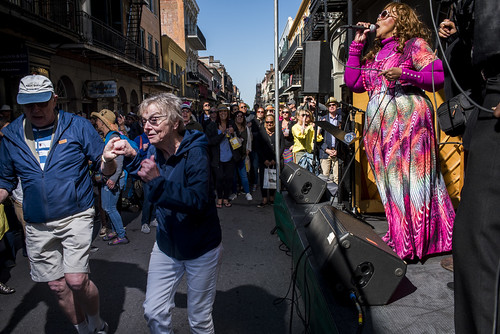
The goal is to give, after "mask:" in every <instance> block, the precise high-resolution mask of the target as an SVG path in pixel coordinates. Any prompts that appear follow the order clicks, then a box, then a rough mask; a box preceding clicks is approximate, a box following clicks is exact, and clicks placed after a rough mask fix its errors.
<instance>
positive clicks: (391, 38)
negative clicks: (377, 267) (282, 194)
mask: <svg viewBox="0 0 500 334" xmlns="http://www.w3.org/2000/svg"><path fill="white" fill-rule="evenodd" d="M471 3H474V1H468V2H467V1H465V2H462V1H456V2H455V3H454V4H453V5H454V6H456V8H457V9H460V10H459V11H456V13H460V15H462V16H460V15H458V17H455V18H454V19H455V21H453V20H452V19H453V18H450V19H446V20H444V21H443V22H442V23H441V25H440V30H439V36H440V37H441V38H443V39H449V38H456V34H459V33H460V32H461V33H462V34H461V35H460V36H458V39H459V41H461V42H463V45H464V46H465V47H467V46H468V47H470V50H471V51H473V52H472V53H471V54H472V58H470V59H468V61H469V62H470V66H471V68H472V69H474V70H476V71H477V72H478V73H480V74H481V75H477V76H474V78H475V79H474V80H482V81H480V82H478V83H477V85H476V84H474V85H471V86H472V89H473V90H474V92H473V96H475V97H479V99H480V100H481V104H482V106H483V108H482V109H481V108H478V109H476V111H475V114H474V116H473V118H474V119H473V122H470V123H469V124H468V125H467V130H466V133H465V137H464V138H465V139H464V142H465V147H466V149H467V150H468V152H469V159H468V161H467V166H466V182H465V186H464V190H463V197H462V202H461V203H460V206H459V209H458V211H457V216H456V219H455V210H454V208H453V206H452V203H451V200H450V197H449V195H448V192H447V190H446V185H445V183H444V180H443V176H442V175H441V172H440V167H439V166H440V165H439V158H438V143H437V139H436V136H435V124H434V121H433V120H434V116H433V113H434V108H433V106H432V103H431V102H430V100H429V98H428V97H427V96H426V95H425V93H424V91H426V90H427V91H432V90H437V89H441V88H442V87H443V86H444V84H445V71H444V69H443V65H442V62H441V60H440V59H439V58H438V57H437V56H436V54H435V53H434V52H433V51H432V49H431V47H430V36H431V34H430V31H429V30H428V28H427V27H426V26H425V25H424V24H423V23H422V21H421V20H420V19H419V17H418V15H417V13H416V12H415V11H414V10H413V9H412V8H411V7H410V6H408V5H406V4H403V3H399V2H393V3H389V4H387V5H386V6H385V8H384V9H383V11H382V12H381V13H380V14H379V15H378V17H377V24H376V31H375V39H374V42H373V44H371V45H370V47H369V48H368V50H366V49H367V48H365V46H366V43H367V40H368V38H367V35H368V34H369V33H370V23H367V22H358V24H357V26H364V27H366V29H357V31H356V34H355V37H354V40H353V42H352V44H351V45H350V48H349V59H348V62H347V65H348V66H347V67H346V71H345V76H344V79H345V83H346V85H347V86H348V87H349V88H350V89H351V90H352V91H353V92H356V93H362V92H367V93H368V96H369V101H368V105H367V107H366V113H365V122H364V127H365V128H364V130H363V141H364V147H365V151H366V155H367V158H368V162H369V164H370V167H371V170H372V171H373V173H374V175H375V181H376V185H377V188H378V190H379V194H380V196H381V199H382V203H383V205H384V209H385V214H386V217H387V222H388V231H387V234H386V235H385V236H384V238H383V239H384V241H385V242H386V243H387V244H388V245H389V246H391V247H392V248H393V249H394V251H395V252H396V253H397V254H398V256H399V257H401V258H402V259H406V260H413V261H415V260H424V259H426V258H427V257H428V256H430V255H434V254H440V253H446V252H450V251H453V259H454V265H455V270H454V275H455V276H454V277H455V283H456V285H455V322H456V330H457V333H459V332H460V333H486V332H492V329H494V330H496V329H495V328H493V326H495V324H496V322H497V321H496V319H497V318H498V313H495V312H498V309H499V308H498V298H499V292H498V279H499V277H498V275H499V274H498V273H499V272H500V261H499V257H498V254H499V253H498V249H497V244H498V242H497V234H498V233H497V232H496V231H497V230H498V223H497V220H496V217H497V216H498V215H496V214H495V212H497V210H498V209H496V208H497V207H498V206H497V201H496V199H497V198H496V196H497V194H498V190H497V187H496V185H497V181H496V180H498V173H499V170H500V169H499V168H498V166H497V162H496V160H495V159H494V157H495V154H494V153H495V152H496V150H497V149H498V143H499V142H500V141H498V140H497V139H498V138H496V137H497V136H498V133H499V130H498V117H500V103H499V101H500V98H499V95H500V94H499V92H500V89H499V84H498V76H499V72H500V71H499V69H500V66H499V65H498V64H499V63H500V62H499V61H498V60H500V49H499V48H498V45H497V44H498V43H491V41H490V40H488V39H487V38H485V37H484V36H483V35H481V34H482V33H484V32H485V31H494V32H498V30H499V27H498V24H495V25H493V27H491V26H487V25H488V24H490V23H486V22H490V21H489V20H484V21H483V20H482V21H481V22H479V20H478V18H481V19H488V18H493V19H494V18H496V16H491V14H492V13H497V12H498V6H496V5H495V4H494V1H489V0H475V6H473V5H471ZM472 13H474V15H472ZM474 19H476V21H475V25H474V24H471V22H470V20H474ZM461 25H462V26H461ZM460 27H462V29H463V30H460ZM468 29H469V30H468ZM470 29H472V32H471V31H470ZM471 36H474V38H475V39H474V40H473V41H472V40H470V38H471ZM467 38H469V40H468V39H467ZM462 60H463V59H462ZM17 102H18V104H19V105H21V106H23V112H24V113H23V115H22V116H21V117H18V118H17V119H15V120H14V119H12V110H11V108H10V107H9V106H7V105H4V106H3V107H2V108H1V112H2V117H1V118H0V139H1V145H0V254H1V255H2V256H1V262H0V270H2V268H3V267H8V266H9V265H12V263H13V262H14V260H15V252H14V254H13V255H14V256H12V255H11V253H12V252H11V251H10V249H11V246H12V245H11V244H12V242H9V230H10V229H11V226H13V225H14V222H18V223H19V229H20V230H22V231H23V234H24V236H25V247H26V252H25V253H26V255H27V256H28V257H29V260H30V267H31V277H32V279H33V280H34V281H36V282H47V283H48V285H49V287H50V289H51V291H52V292H53V293H54V294H55V295H56V296H57V299H58V302H59V305H60V307H61V309H62V310H63V312H64V313H65V315H66V316H67V317H68V319H69V320H70V321H71V322H72V323H73V325H74V326H75V328H76V330H77V331H78V332H79V333H89V332H91V333H106V332H107V330H108V325H107V323H106V322H105V321H104V320H103V319H102V318H101V317H100V313H99V291H98V289H97V287H96V285H95V284H94V283H93V282H92V281H91V280H90V279H89V277H88V272H89V252H90V251H91V242H92V230H93V228H94V222H95V215H96V212H95V211H96V210H94V203H95V204H96V209H97V213H98V216H100V221H101V223H102V225H103V226H102V228H101V229H100V231H99V233H100V235H101V237H102V238H103V240H105V241H108V244H109V245H110V246H115V245H120V244H127V243H129V242H130V241H129V239H128V238H127V235H126V229H125V228H124V226H123V221H122V218H121V215H120V212H119V210H118V208H119V206H120V204H119V203H120V201H123V200H122V198H123V197H129V198H132V199H131V200H132V201H134V199H133V197H134V196H136V197H140V198H141V199H140V203H139V204H140V205H141V206H142V220H141V225H142V227H141V231H142V232H143V233H150V226H156V227H157V237H156V242H155V244H154V247H153V251H152V254H151V260H150V267H149V271H148V282H147V291H146V300H145V302H144V310H145V318H146V320H147V323H148V326H149V328H150V330H151V332H153V333H167V332H171V331H172V323H171V309H172V308H173V305H174V296H175V291H176V289H177V286H178V283H179V280H180V279H181V278H182V277H183V275H184V273H188V275H187V280H188V294H187V296H188V297H187V298H188V301H187V305H188V317H189V323H190V326H191V330H192V331H193V332H203V333H205V332H207V333H208V332H213V330H214V325H213V321H212V315H211V313H212V307H213V303H214V299H215V293H216V283H217V272H218V269H219V263H220V259H221V254H222V251H223V247H222V235H221V227H220V222H219V217H218V211H219V210H220V209H224V210H225V209H226V208H230V207H232V203H231V202H232V201H234V200H235V199H236V198H237V197H238V196H239V195H240V194H241V195H242V196H244V197H245V199H246V200H247V201H253V199H254V196H255V195H256V194H255V192H256V190H257V189H258V188H260V191H261V194H260V195H261V196H260V197H261V202H260V203H259V204H258V205H257V206H258V207H259V208H263V207H265V206H268V205H271V204H273V202H274V195H275V189H272V188H271V189H268V187H265V186H264V183H265V181H266V180H265V179H264V176H265V175H266V174H268V173H266V170H268V169H273V168H277V166H278V165H279V166H283V164H284V163H285V162H290V161H293V162H295V163H297V164H298V165H300V166H302V167H303V168H306V169H308V170H310V171H312V172H315V173H316V174H319V173H321V174H323V176H324V177H325V178H327V180H328V181H329V182H336V183H338V182H339V165H340V164H341V163H342V161H341V157H339V155H338V151H339V147H338V145H339V143H338V141H337V139H336V138H335V136H333V135H332V134H331V133H329V132H327V131H325V130H323V129H321V127H318V126H317V124H316V123H315V122H316V119H317V120H320V121H323V122H328V123H330V124H331V125H332V126H336V127H340V126H341V125H342V122H343V121H344V120H343V119H342V112H341V110H340V108H339V103H338V101H337V100H336V99H335V97H333V96H330V97H328V99H326V101H325V104H321V103H319V102H318V101H316V100H315V99H314V98H313V97H311V96H306V97H304V101H303V102H302V103H300V104H299V105H298V106H297V105H296V102H295V100H289V101H288V102H287V103H286V104H280V105H276V106H273V105H266V106H259V105H255V106H254V108H253V111H249V110H248V109H249V108H248V106H247V105H246V104H245V103H239V104H238V103H233V104H230V105H226V104H215V103H212V102H211V101H204V102H203V103H202V110H200V112H199V113H197V112H196V110H193V106H192V104H191V103H190V102H187V101H184V102H183V101H182V100H181V99H180V98H179V97H176V96H175V95H173V94H168V93H165V94H159V95H155V96H151V97H148V98H147V99H145V100H144V101H143V102H142V103H141V104H140V106H139V110H138V114H139V115H135V114H133V113H129V114H127V115H123V114H121V113H116V112H113V111H112V110H108V109H102V110H100V111H96V112H93V113H92V114H91V115H90V116H91V117H90V118H91V122H89V121H88V120H85V119H84V117H80V116H78V115H75V114H73V113H69V112H65V111H62V110H57V109H56V105H57V95H56V94H55V92H54V88H53V85H52V82H51V81H50V80H49V79H48V78H46V77H44V76H41V75H29V76H26V77H24V78H22V79H21V81H20V84H19V91H18V95H17ZM275 107H276V108H279V111H278V113H275ZM318 114H321V117H318ZM82 116H83V115H82ZM276 116H278V117H276ZM9 123H10V124H9ZM278 160H279V161H278ZM137 189H141V191H142V196H138V195H137V194H136V195H130V194H131V193H134V190H137ZM479 191H483V192H485V194H486V195H487V196H486V198H484V196H483V197H481V196H478V192H479ZM127 194H128V195H127ZM135 201H137V199H135ZM11 217H14V218H11ZM108 222H109V223H108ZM472 223H475V224H477V226H471V224H472ZM47 245H51V246H50V247H47ZM452 245H453V247H452ZM9 261H10V262H9ZM14 263H15V262H14ZM477 289H480V290H482V291H487V295H488V296H487V298H485V296H484V294H478V293H477V291H476V290H477ZM14 292H15V289H13V288H11V287H9V286H7V285H6V284H5V283H3V282H0V294H9V293H14Z"/></svg>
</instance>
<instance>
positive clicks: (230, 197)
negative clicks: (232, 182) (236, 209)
mask: <svg viewBox="0 0 500 334" xmlns="http://www.w3.org/2000/svg"><path fill="white" fill-rule="evenodd" d="M236 197H238V195H236V194H231V195H229V200H230V201H234V200H235V199H236Z"/></svg>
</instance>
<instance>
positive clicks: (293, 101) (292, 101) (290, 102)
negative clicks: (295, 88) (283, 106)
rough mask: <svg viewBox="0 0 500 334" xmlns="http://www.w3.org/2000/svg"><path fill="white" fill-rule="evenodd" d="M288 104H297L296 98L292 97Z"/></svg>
mask: <svg viewBox="0 0 500 334" xmlns="http://www.w3.org/2000/svg"><path fill="white" fill-rule="evenodd" d="M287 104H288V105H291V104H295V100H294V99H291V100H290V101H288V103H287Z"/></svg>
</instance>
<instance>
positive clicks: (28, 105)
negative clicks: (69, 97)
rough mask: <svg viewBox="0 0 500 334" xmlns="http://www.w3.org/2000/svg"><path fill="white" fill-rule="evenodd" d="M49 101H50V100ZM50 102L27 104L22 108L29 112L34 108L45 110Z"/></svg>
mask: <svg viewBox="0 0 500 334" xmlns="http://www.w3.org/2000/svg"><path fill="white" fill-rule="evenodd" d="M50 100H52V98H51V99H50ZM50 100H48V101H45V102H38V103H28V104H25V105H24V106H25V107H26V108H28V109H30V110H31V109H33V108H35V106H36V107H38V108H46V107H47V106H48V105H49V102H50Z"/></svg>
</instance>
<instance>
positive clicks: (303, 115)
mask: <svg viewBox="0 0 500 334" xmlns="http://www.w3.org/2000/svg"><path fill="white" fill-rule="evenodd" d="M299 116H300V117H309V114H300V115H299Z"/></svg>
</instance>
